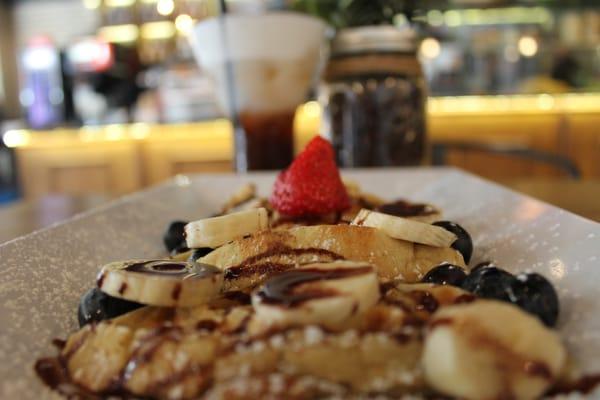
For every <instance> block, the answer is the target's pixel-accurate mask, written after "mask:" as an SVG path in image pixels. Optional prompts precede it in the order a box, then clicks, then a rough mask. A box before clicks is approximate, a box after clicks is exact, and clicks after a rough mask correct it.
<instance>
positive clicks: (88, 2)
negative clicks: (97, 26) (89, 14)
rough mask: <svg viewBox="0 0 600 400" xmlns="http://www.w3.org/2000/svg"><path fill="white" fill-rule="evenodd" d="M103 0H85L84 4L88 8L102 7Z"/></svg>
mask: <svg viewBox="0 0 600 400" xmlns="http://www.w3.org/2000/svg"><path fill="white" fill-rule="evenodd" d="M101 3H102V0H83V6H84V7H85V8H87V9H88V10H95V9H97V8H99V7H100V4H101Z"/></svg>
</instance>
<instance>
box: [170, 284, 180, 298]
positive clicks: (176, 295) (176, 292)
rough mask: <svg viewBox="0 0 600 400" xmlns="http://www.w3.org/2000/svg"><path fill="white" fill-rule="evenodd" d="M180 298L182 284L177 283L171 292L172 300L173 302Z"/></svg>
mask: <svg viewBox="0 0 600 400" xmlns="http://www.w3.org/2000/svg"><path fill="white" fill-rule="evenodd" d="M179 296H181V282H177V283H176V284H175V286H173V290H172V291H171V298H172V299H173V300H175V301H177V300H179Z"/></svg>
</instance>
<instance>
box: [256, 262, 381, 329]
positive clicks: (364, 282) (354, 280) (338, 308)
mask: <svg viewBox="0 0 600 400" xmlns="http://www.w3.org/2000/svg"><path fill="white" fill-rule="evenodd" d="M379 296H380V294H379V283H378V279H377V273H376V272H375V268H373V267H372V266H371V265H369V264H366V263H357V262H350V261H337V262H332V263H322V264H321V263H317V264H308V265H304V266H302V267H299V268H296V269H293V270H290V271H287V272H283V273H281V274H278V275H275V276H274V277H272V278H270V279H269V280H268V281H267V282H265V284H264V285H263V286H262V287H261V288H259V289H258V290H257V291H256V292H255V293H254V294H253V295H252V305H253V306H254V310H255V313H256V317H257V319H258V320H259V321H261V322H262V323H263V324H264V325H270V326H277V327H286V326H297V325H310V324H319V325H322V326H325V327H327V328H330V329H341V328H343V327H345V326H347V324H348V323H350V322H351V321H352V320H353V319H355V318H356V317H359V316H361V315H362V314H363V313H364V312H365V311H366V310H368V309H369V308H371V307H372V306H374V305H375V304H376V303H377V301H378V300H379Z"/></svg>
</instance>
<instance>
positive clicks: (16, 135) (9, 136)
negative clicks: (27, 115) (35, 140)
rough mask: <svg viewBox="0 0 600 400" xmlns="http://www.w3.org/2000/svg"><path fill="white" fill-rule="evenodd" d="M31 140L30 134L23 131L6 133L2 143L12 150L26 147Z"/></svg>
mask: <svg viewBox="0 0 600 400" xmlns="http://www.w3.org/2000/svg"><path fill="white" fill-rule="evenodd" d="M29 140H30V137H29V132H27V131H25V130H21V129H15V130H10V131H6V132H4V135H2V141H3V142H4V144H5V145H6V147H10V148H14V147H21V146H25V145H26V144H28V143H29Z"/></svg>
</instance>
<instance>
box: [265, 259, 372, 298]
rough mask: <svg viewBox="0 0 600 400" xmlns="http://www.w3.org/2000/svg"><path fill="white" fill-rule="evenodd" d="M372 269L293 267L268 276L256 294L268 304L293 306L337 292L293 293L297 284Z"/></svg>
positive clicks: (350, 275)
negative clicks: (270, 276)
mask: <svg viewBox="0 0 600 400" xmlns="http://www.w3.org/2000/svg"><path fill="white" fill-rule="evenodd" d="M372 271H373V268H372V267H359V268H337V269H316V268H305V269H294V270H291V271H287V272H283V273H281V274H278V275H275V276H274V277H272V278H270V279H269V280H268V281H267V282H265V284H264V285H263V287H262V288H261V289H260V290H259V291H258V292H257V294H258V296H259V297H260V298H261V299H262V301H264V302H265V303H268V304H280V305H284V306H288V307H293V306H296V305H298V304H301V303H303V302H305V301H307V300H311V299H315V298H322V297H329V296H332V295H335V294H337V292H336V291H335V290H326V289H319V290H309V291H306V292H303V293H294V288H295V287H296V286H298V285H301V284H304V283H308V282H315V281H321V280H331V279H341V278H349V277H353V276H358V275H363V274H367V273H370V272H372Z"/></svg>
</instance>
